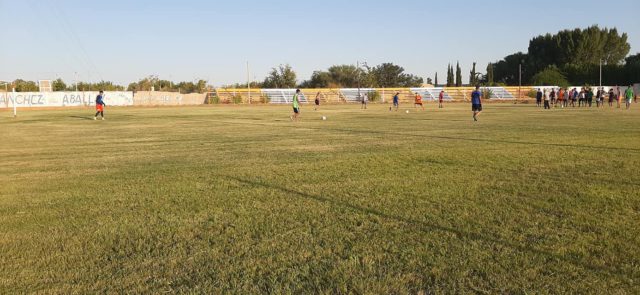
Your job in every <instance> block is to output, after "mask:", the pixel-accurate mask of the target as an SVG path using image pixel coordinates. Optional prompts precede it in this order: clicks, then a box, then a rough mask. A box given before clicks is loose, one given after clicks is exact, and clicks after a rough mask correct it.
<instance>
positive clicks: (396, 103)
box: [289, 86, 482, 121]
mask: <svg viewBox="0 0 640 295" xmlns="http://www.w3.org/2000/svg"><path fill="white" fill-rule="evenodd" d="M300 95H302V91H300V89H296V93H295V94H294V95H293V99H292V101H291V105H292V107H293V114H292V115H291V116H290V117H289V118H290V119H291V121H298V119H299V116H300ZM320 97H321V93H320V92H318V93H317V94H316V99H315V101H314V103H315V108H314V110H316V111H317V110H318V108H319V106H320ZM444 97H445V93H444V90H441V91H440V95H439V96H438V108H444V105H443V103H444ZM361 102H362V107H361V108H362V109H366V108H367V103H368V102H369V97H368V95H367V94H366V93H365V95H364V96H362V98H361ZM414 107H415V108H417V107H420V108H421V109H422V110H424V105H423V103H422V96H421V95H420V93H418V92H416V93H415V100H414ZM394 108H395V110H396V111H398V109H399V108H400V92H396V94H395V95H394V96H393V106H391V107H389V111H392V110H393V109H394ZM471 110H472V111H473V120H474V121H478V116H479V115H480V113H481V112H482V92H480V86H476V89H475V91H473V92H472V93H471ZM407 112H408V111H407Z"/></svg>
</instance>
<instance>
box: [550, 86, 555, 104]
mask: <svg viewBox="0 0 640 295" xmlns="http://www.w3.org/2000/svg"><path fill="white" fill-rule="evenodd" d="M549 99H550V101H551V104H552V105H554V106H555V105H556V89H555V88H551V93H549ZM549 107H551V106H549Z"/></svg>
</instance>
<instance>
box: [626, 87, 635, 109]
mask: <svg viewBox="0 0 640 295" xmlns="http://www.w3.org/2000/svg"><path fill="white" fill-rule="evenodd" d="M624 97H625V98H626V99H625V102H626V104H627V110H628V109H630V108H631V100H633V97H634V94H633V85H629V88H627V91H625V92H624Z"/></svg>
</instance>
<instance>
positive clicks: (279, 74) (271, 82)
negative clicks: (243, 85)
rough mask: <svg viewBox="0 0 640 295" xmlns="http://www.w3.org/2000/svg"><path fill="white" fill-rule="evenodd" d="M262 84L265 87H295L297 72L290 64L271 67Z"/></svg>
mask: <svg viewBox="0 0 640 295" xmlns="http://www.w3.org/2000/svg"><path fill="white" fill-rule="evenodd" d="M262 84H263V86H264V87H265V88H294V87H296V73H295V72H294V71H293V69H292V68H291V66H290V65H288V64H287V65H280V66H279V67H277V68H272V69H271V72H270V73H269V75H267V77H266V78H265V79H264V82H263V83H262Z"/></svg>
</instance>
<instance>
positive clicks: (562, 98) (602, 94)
mask: <svg viewBox="0 0 640 295" xmlns="http://www.w3.org/2000/svg"><path fill="white" fill-rule="evenodd" d="M622 99H624V102H625V105H626V109H629V108H631V103H632V102H633V101H636V100H637V96H636V95H635V93H634V92H633V86H629V87H628V88H627V90H625V91H624V92H622V91H620V87H619V86H616V87H613V88H611V89H609V92H607V91H605V90H604V88H603V87H600V88H597V90H596V91H595V92H594V90H593V88H591V87H585V88H582V89H580V90H578V89H577V88H573V89H569V88H551V89H542V88H539V89H538V91H537V93H536V106H538V107H544V109H551V107H552V106H553V107H560V108H564V107H569V106H571V107H576V106H577V107H592V106H593V101H594V100H595V102H596V107H604V106H605V102H606V101H608V103H609V107H613V104H614V102H615V103H616V105H617V107H618V108H621V102H620V101H621V100H622ZM636 102H637V101H636Z"/></svg>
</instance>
